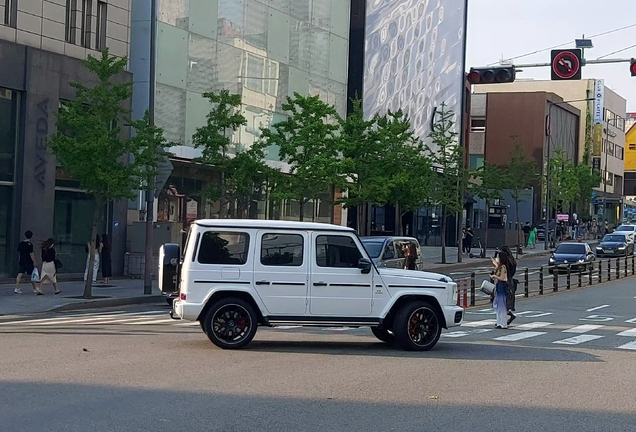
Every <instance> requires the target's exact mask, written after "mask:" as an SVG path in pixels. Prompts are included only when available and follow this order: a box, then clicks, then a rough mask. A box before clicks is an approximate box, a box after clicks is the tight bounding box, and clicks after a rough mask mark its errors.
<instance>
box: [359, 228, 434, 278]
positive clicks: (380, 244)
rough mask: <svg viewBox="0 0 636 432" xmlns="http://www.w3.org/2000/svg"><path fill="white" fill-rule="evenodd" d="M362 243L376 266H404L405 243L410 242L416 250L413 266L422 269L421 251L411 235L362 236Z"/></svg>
mask: <svg viewBox="0 0 636 432" xmlns="http://www.w3.org/2000/svg"><path fill="white" fill-rule="evenodd" d="M360 240H362V244H363V245H364V248H365V249H366V250H367V252H368V253H369V256H370V257H371V259H372V260H373V262H374V263H375V265H376V266H378V267H389V268H399V269H401V268H404V254H403V252H402V249H403V247H404V245H405V244H407V243H412V244H413V245H414V246H415V250H416V251H417V258H416V260H415V267H416V268H417V270H422V251H421V249H420V243H419V242H418V241H417V239H416V238H413V237H394V236H389V237H362V238H361V239H360Z"/></svg>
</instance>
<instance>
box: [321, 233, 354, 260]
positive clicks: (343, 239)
mask: <svg viewBox="0 0 636 432" xmlns="http://www.w3.org/2000/svg"><path fill="white" fill-rule="evenodd" d="M360 258H362V254H361V253H360V249H358V246H357V245H356V243H355V242H354V241H353V238H351V237H349V236H339V235H320V236H318V237H316V264H317V265H318V267H338V268H351V267H356V268H357V267H358V261H359V260H360Z"/></svg>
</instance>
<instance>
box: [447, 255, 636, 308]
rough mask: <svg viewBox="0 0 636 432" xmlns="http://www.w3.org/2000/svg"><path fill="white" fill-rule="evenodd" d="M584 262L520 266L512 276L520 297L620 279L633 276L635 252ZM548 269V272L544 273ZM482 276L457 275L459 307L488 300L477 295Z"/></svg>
mask: <svg viewBox="0 0 636 432" xmlns="http://www.w3.org/2000/svg"><path fill="white" fill-rule="evenodd" d="M583 267H584V266H580V265H578V266H577V265H576V264H575V265H574V266H573V265H571V264H568V265H567V266H541V267H524V268H521V269H517V272H516V274H515V279H517V280H518V281H519V284H518V288H517V292H516V293H515V295H517V296H518V295H520V291H521V289H520V288H523V290H522V291H523V297H524V298H528V297H530V296H534V295H539V296H541V295H544V294H545V292H546V290H550V288H551V289H552V292H558V291H559V290H560V289H565V290H570V289H572V288H573V287H574V288H582V287H584V286H591V285H596V284H599V283H603V282H609V281H612V280H614V279H617V280H618V279H621V278H626V277H630V276H636V256H634V255H632V256H625V257H620V258H611V259H606V260H605V259H603V260H596V261H592V262H591V263H590V265H589V268H586V269H584V268H583ZM546 270H548V273H549V274H548V275H546V274H545V273H546ZM550 278H552V284H551V287H550V286H549V285H548V284H547V283H546V282H547V281H546V279H548V280H549V279H550ZM482 280H490V272H473V273H471V274H470V277H468V278H462V279H457V280H456V281H455V282H456V283H457V289H458V291H459V294H458V299H457V305H458V306H462V307H470V306H478V305H479V304H481V303H483V304H489V303H490V298H489V296H487V295H486V294H483V295H478V292H479V288H478V287H479V286H481V283H482Z"/></svg>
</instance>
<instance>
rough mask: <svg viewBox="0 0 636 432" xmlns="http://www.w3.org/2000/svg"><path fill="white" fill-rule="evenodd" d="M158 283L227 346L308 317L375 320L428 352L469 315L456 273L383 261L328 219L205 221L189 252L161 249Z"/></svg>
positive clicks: (309, 322)
mask: <svg viewBox="0 0 636 432" xmlns="http://www.w3.org/2000/svg"><path fill="white" fill-rule="evenodd" d="M159 285H160V288H161V290H162V292H164V293H166V294H168V293H176V296H175V297H176V298H175V300H174V302H173V306H172V311H171V312H170V316H171V317H172V318H174V319H183V320H188V321H198V322H199V323H200V325H201V328H202V329H203V331H204V332H205V334H206V335H207V336H208V338H209V339H210V340H211V341H212V343H214V344H215V345H217V346H219V347H221V348H225V349H237V348H242V347H244V346H246V345H247V344H248V343H250V342H251V340H252V339H253V338H254V335H255V334H256V329H257V328H258V326H259V325H262V326H270V327H272V326H277V325H301V326H323V327H336V326H343V327H344V326H346V327H370V328H371V330H372V332H373V334H374V335H375V336H376V337H377V338H378V339H380V340H381V341H384V342H387V343H396V344H397V345H399V346H401V347H402V348H403V349H405V350H418V351H426V350H429V349H431V348H433V346H435V344H436V343H437V341H438V340H439V337H440V334H441V332H442V328H449V327H454V326H458V325H460V324H461V322H462V319H463V314H464V310H463V309H462V308H461V307H458V306H457V284H456V283H455V282H453V280H452V279H451V278H449V277H447V276H444V275H441V274H435V273H427V272H423V271H414V270H402V269H390V268H377V267H376V266H375V265H374V264H373V262H372V260H371V259H370V258H369V255H368V254H367V252H366V250H365V249H364V246H363V245H362V242H361V241H360V239H359V238H358V236H357V235H356V233H355V231H354V230H352V229H350V228H346V227H342V226H337V225H330V224H320V223H306V222H286V221H270V220H229V219H212V220H197V221H196V222H194V223H193V224H192V225H191V227H190V230H189V232H188V236H187V239H186V242H185V246H184V250H183V253H181V251H180V247H179V245H177V244H165V245H163V246H162V247H161V250H160V257H159Z"/></svg>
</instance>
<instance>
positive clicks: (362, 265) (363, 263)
mask: <svg viewBox="0 0 636 432" xmlns="http://www.w3.org/2000/svg"><path fill="white" fill-rule="evenodd" d="M372 265H373V264H372V263H371V260H370V259H368V258H360V259H359V260H358V268H359V269H360V270H361V273H363V274H367V273H369V272H371V266H372Z"/></svg>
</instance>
